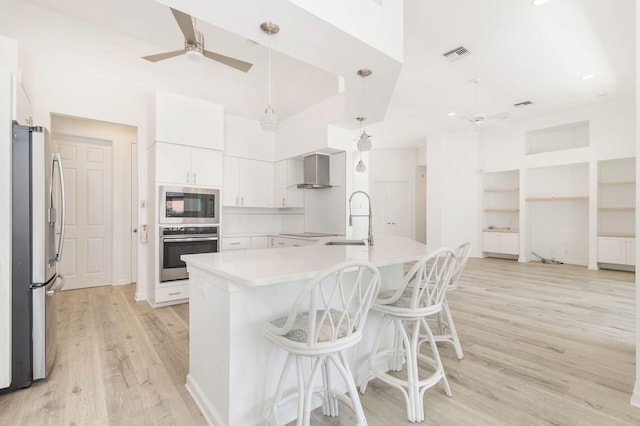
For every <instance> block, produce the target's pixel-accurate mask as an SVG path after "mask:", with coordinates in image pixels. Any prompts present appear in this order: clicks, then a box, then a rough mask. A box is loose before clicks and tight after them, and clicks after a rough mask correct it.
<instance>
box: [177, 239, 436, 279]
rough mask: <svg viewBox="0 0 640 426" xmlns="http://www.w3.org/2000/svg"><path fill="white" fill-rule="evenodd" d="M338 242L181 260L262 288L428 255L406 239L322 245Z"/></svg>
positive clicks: (224, 253) (215, 254)
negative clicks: (343, 267)
mask: <svg viewBox="0 0 640 426" xmlns="http://www.w3.org/2000/svg"><path fill="white" fill-rule="evenodd" d="M339 239H344V238H342V237H337V238H336V237H325V238H321V239H319V240H321V241H319V242H318V244H315V245H313V246H306V247H285V248H277V249H273V248H272V249H261V250H247V251H227V252H221V253H203V254H191V255H184V256H181V257H180V259H182V260H183V261H185V262H186V263H187V266H189V265H193V266H196V267H199V268H201V269H203V270H205V271H208V272H211V273H213V274H215V275H218V276H220V277H223V278H225V279H228V280H231V281H233V282H234V283H236V284H244V285H247V286H262V285H268V284H274V283H282V282H287V281H294V280H301V279H305V278H311V277H313V276H315V275H316V274H317V273H318V272H320V271H322V270H325V269H327V268H329V267H330V266H333V265H335V264H337V263H340V262H345V261H348V260H368V261H370V262H371V263H373V264H374V265H376V266H378V267H381V266H386V265H394V264H399V263H404V262H411V261H414V260H417V259H419V258H421V257H422V256H424V255H426V254H427V253H428V249H427V246H426V245H424V244H422V243H419V242H417V241H414V240H411V239H409V238H404V237H379V238H376V244H375V245H374V246H372V247H367V246H327V245H324V244H323V242H326V241H332V240H334V241H335V240H339Z"/></svg>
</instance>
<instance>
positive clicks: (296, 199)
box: [285, 159, 304, 207]
mask: <svg viewBox="0 0 640 426" xmlns="http://www.w3.org/2000/svg"><path fill="white" fill-rule="evenodd" d="M286 164H287V180H286V188H285V199H286V201H285V204H286V206H287V207H304V191H303V190H302V189H298V188H296V187H295V185H297V184H299V183H301V182H302V161H301V160H291V159H289V160H286Z"/></svg>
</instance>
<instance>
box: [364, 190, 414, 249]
mask: <svg viewBox="0 0 640 426" xmlns="http://www.w3.org/2000/svg"><path fill="white" fill-rule="evenodd" d="M373 195H374V197H373V205H374V209H373V217H374V221H375V224H376V232H378V230H380V231H382V235H387V236H401V237H407V238H412V236H413V231H412V226H411V211H412V207H411V193H410V191H409V182H407V181H397V182H392V181H389V182H376V183H375V191H374V194H373ZM375 234H376V233H375V232H374V235H373V236H374V239H375Z"/></svg>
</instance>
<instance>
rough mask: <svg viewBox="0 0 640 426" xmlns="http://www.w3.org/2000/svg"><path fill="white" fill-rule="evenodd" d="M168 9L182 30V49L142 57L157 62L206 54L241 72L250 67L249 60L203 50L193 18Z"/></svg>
mask: <svg viewBox="0 0 640 426" xmlns="http://www.w3.org/2000/svg"><path fill="white" fill-rule="evenodd" d="M170 9H171V12H173V16H174V18H175V19H176V22H177V23H178V26H179V27H180V30H182V34H184V49H181V50H174V51H173V52H165V53H158V54H156V55H149V56H144V57H143V58H142V59H146V60H147V61H151V62H158V61H162V60H164V59H169V58H173V57H174V56H178V55H182V54H186V55H187V57H188V58H190V59H193V60H200V59H202V57H203V56H206V57H207V58H209V59H213V60H214V61H218V62H220V63H222V64H225V65H227V66H230V67H231V68H235V69H237V70H240V71H242V72H247V71H249V70H250V69H251V67H252V66H253V64H250V63H249V62H244V61H241V60H239V59H235V58H230V57H228V56H224V55H220V54H219V53H214V52H210V51H208V50H205V48H204V36H203V34H202V33H201V32H200V31H198V30H197V29H196V25H195V19H194V18H193V17H192V16H191V15H187V14H186V13H183V12H180V11H179V10H176V9H174V8H170Z"/></svg>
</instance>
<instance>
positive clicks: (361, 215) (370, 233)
mask: <svg viewBox="0 0 640 426" xmlns="http://www.w3.org/2000/svg"><path fill="white" fill-rule="evenodd" d="M358 193H360V194H364V196H365V197H367V200H368V201H369V214H368V215H367V214H351V199H352V198H353V196H354V195H356V194H358ZM354 217H368V218H369V231H368V232H369V235H368V236H367V243H368V244H369V245H370V246H372V245H373V232H372V230H371V228H372V226H373V213H372V210H371V198H370V197H369V194H367V193H366V192H364V191H355V192H354V193H353V194H351V196H350V197H349V226H353V218H354Z"/></svg>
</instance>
